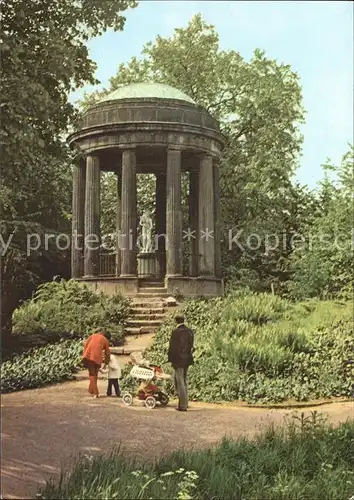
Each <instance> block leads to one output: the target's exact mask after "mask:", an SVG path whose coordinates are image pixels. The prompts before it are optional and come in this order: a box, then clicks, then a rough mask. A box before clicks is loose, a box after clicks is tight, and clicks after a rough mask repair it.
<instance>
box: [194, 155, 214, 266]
mask: <svg viewBox="0 0 354 500" xmlns="http://www.w3.org/2000/svg"><path fill="white" fill-rule="evenodd" d="M198 197H199V203H198V208H199V234H198V237H199V253H200V261H199V275H200V276H215V249H214V242H215V227H214V210H215V207H214V175H213V159H212V157H211V156H210V155H204V156H203V157H202V159H201V161H200V170H199V193H198Z"/></svg>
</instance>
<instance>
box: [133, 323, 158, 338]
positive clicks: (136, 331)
mask: <svg viewBox="0 0 354 500" xmlns="http://www.w3.org/2000/svg"><path fill="white" fill-rule="evenodd" d="M158 329H159V325H153V326H127V327H126V328H125V336H128V335H146V334H148V333H156V332H157V330H158Z"/></svg>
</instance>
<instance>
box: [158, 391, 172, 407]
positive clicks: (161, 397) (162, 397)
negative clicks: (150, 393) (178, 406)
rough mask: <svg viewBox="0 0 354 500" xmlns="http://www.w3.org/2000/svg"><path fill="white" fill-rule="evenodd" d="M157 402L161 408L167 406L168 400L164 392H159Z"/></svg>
mask: <svg viewBox="0 0 354 500" xmlns="http://www.w3.org/2000/svg"><path fill="white" fill-rule="evenodd" d="M159 401H160V404H161V406H167V405H168V403H169V401H170V400H169V398H168V396H167V394H165V393H164V392H159Z"/></svg>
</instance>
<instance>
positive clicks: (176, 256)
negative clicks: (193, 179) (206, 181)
mask: <svg viewBox="0 0 354 500" xmlns="http://www.w3.org/2000/svg"><path fill="white" fill-rule="evenodd" d="M181 156H182V155H181V151H179V150H176V149H169V150H168V151H167V180H166V184H167V187H166V190H167V195H166V198H167V199H166V235H167V241H166V246H167V252H166V253H167V265H166V275H167V276H182V211H181Z"/></svg>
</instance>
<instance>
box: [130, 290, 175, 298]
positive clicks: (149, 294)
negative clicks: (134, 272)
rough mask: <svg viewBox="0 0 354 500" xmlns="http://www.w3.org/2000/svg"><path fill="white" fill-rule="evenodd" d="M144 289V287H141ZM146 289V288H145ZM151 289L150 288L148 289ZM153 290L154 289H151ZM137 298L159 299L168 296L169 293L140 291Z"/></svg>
mask: <svg viewBox="0 0 354 500" xmlns="http://www.w3.org/2000/svg"><path fill="white" fill-rule="evenodd" d="M140 290H142V289H140ZM145 290H146V289H145ZM148 290H149V289H148ZM151 290H152V289H151ZM135 297H136V298H138V299H139V298H144V299H148V298H149V299H153V298H154V299H159V298H161V299H162V298H166V299H167V297H169V294H168V293H167V292H151V291H149V292H141V291H139V292H138V294H137V295H136V296H135Z"/></svg>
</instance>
